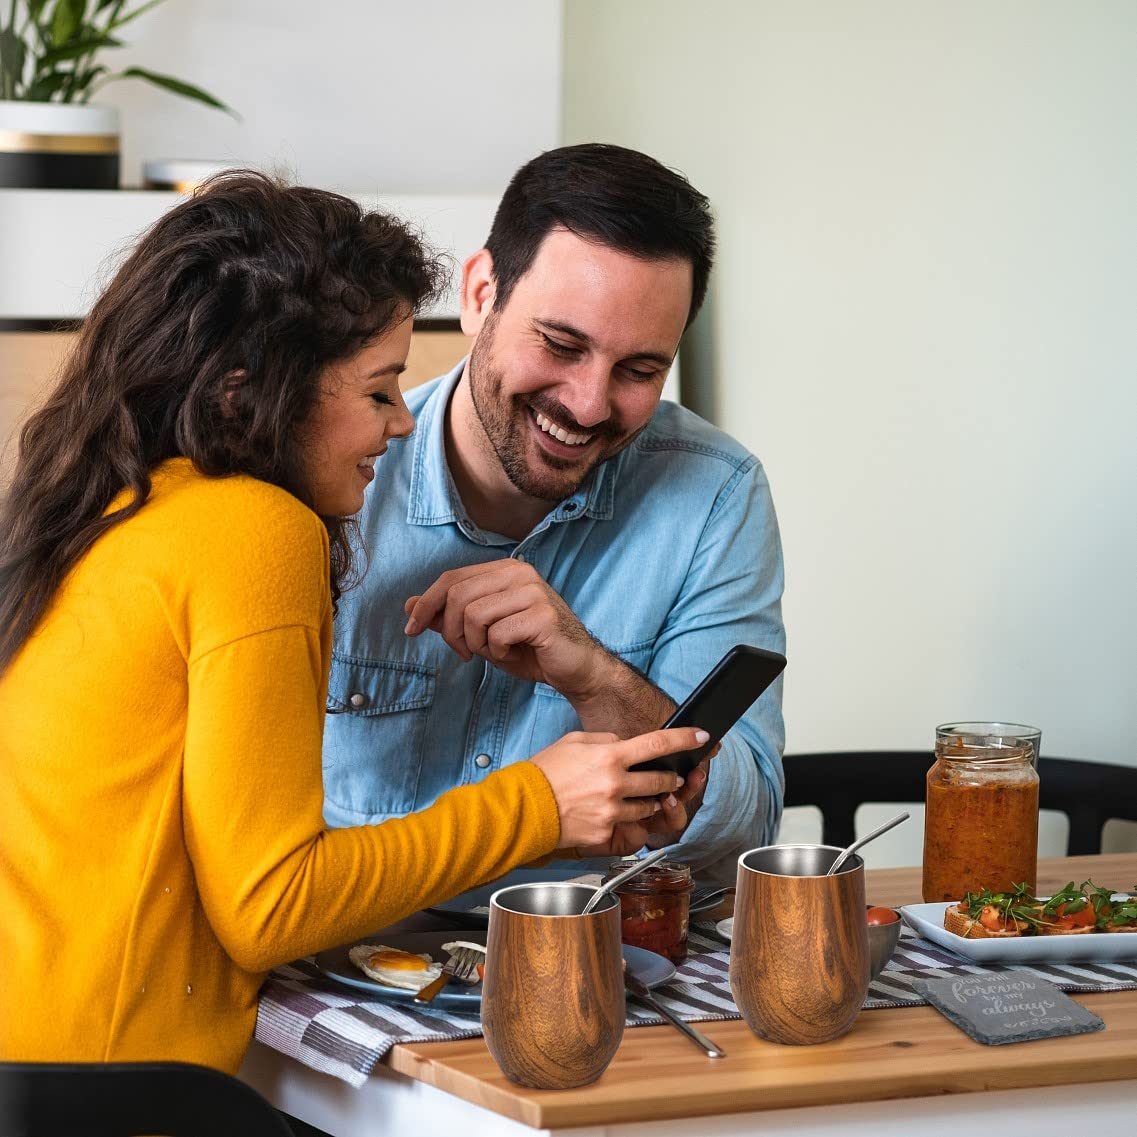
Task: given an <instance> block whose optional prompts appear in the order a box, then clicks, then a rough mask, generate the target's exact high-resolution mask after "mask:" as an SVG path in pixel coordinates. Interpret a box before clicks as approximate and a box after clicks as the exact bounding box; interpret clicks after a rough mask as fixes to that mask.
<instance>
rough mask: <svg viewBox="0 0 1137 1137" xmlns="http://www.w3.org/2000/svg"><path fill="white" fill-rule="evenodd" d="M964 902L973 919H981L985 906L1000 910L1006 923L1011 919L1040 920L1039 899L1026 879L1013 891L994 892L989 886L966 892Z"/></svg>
mask: <svg viewBox="0 0 1137 1137" xmlns="http://www.w3.org/2000/svg"><path fill="white" fill-rule="evenodd" d="M963 903H964V904H965V905H966V907H967V912H968V915H969V916H970V917H971V918H972V919H973V920H978V919H979V917H980V915H982V912H983V909H984V908H987V907H992V908H997V909H998V910H999V912H1000V913H1001V915H1002V919H1003V922H1004V923H1007V922H1008V921H1009V920H1022V921H1023V922H1025V923H1027V924H1032V925H1036V924H1038V922H1039V921H1038V907H1039V901H1038V900H1037V899H1036V898H1035V897H1034V896H1032V895H1031V892H1030V886H1029V885H1028V884H1027V883H1026V882H1025V881H1023V882H1022V883H1021V884H1016V885H1015V886H1014V890H1013V891H1012V892H992V891H991V890H990V889H989V888H985V889H983V891H982V892H968V893H965V894H964V897H963Z"/></svg>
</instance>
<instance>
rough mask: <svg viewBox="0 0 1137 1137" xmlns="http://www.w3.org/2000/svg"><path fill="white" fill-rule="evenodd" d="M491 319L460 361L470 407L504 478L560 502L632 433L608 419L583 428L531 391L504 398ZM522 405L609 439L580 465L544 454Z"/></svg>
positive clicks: (573, 429)
mask: <svg viewBox="0 0 1137 1137" xmlns="http://www.w3.org/2000/svg"><path fill="white" fill-rule="evenodd" d="M495 324H496V315H495V314H493V313H491V314H490V316H489V317H488V319H487V320H486V323H485V324H484V325H483V327H482V330H481V332H480V334H479V335H478V338H477V341H476V342H475V343H474V348H473V351H471V353H470V362H469V363H468V364H467V366H466V370H467V372H468V379H469V383H470V398H471V399H472V401H473V404H474V411H475V412H476V413H477V416H478V421H479V422H480V423H481V424H482V430H483V431H484V432H485V435H486V438H487V439H488V440H489V444H490V446H491V447H492V449H493V454H494V456H495V457H496V458H497V460H498V463H499V464H500V465H501V468H502V469H503V470H504V471H505V476H506V477H507V478H508V479H509V480H510V482H511V483H512V484H513V485H514V486H515V487H516V488H517V489H518V490H520V491H521V492H522V493H523V494H525V495H526V496H527V497H531V498H536V499H537V500H538V501H548V502H558V501H564V499H565V498H567V497H572V495H573V494H574V493H576V491H577V490H578V489H579V488H580V487H581V485H582V484H583V483H584V481H585V480H586V479H587V477H588V476H589V474H591V473H592V471H593V470H595V469H596V467H597V466H599V465H600V463H601V462H605V461H607V460H608V459H609V458H611V457H613V456H614V455H616V454H618V453H619V452H620V451H621V450H623V449H624V447H625V446H627V445H628V443H629V442H631V441H632V439H633V438H635V434H633V435H625V434H624V433H623V431H621V430H620V428H619V427H618V426H617V425H616V424H615V423H614V422H612V421H611V420H610V419H609V420H607V421H605V422H602V423H600V424H598V425H597V426H594V427H591V428H588V429H586V428H585V427H582V426H580V425H579V424H574V423H573V419H572V416H571V415H570V414H569V413H568V412H567V410H566V409H565V408H564V407H562V406H561V405H560V404H559V403H556V402H554V401H553V400H551V399H548V398H542V397H541V396H540V395H534V396H532V397H530V398H529V399H528V400H527V401H526V400H523V399H521V398H519V397H517V396H514V397H513V398H511V399H508V400H506V399H504V398H503V396H502V388H503V386H504V383H503V374H502V371H501V369H500V368H499V367H498V366H497V364H496V362H495V360H494V357H493V343H494V334H493V333H494V330H495V327H494V326H495ZM528 407H532V408H533V409H534V410H537V411H540V413H541V414H543V415H545V416H546V417H547V418H549V419H551V420H552V421H553V422H555V423H557V424H558V425H561V426H564V427H565V428H566V429H568V430H570V431H571V432H573V433H580V434H591V435H594V436H599V437H600V439H601V441H602V442H603V441H604V439H605V438H607V439H608V440H609V441H608V443H607V445H602V446H601V447H600V448H599V449H598V451H597V453H596V456H595V457H594V458H593V459H592V460H591V461H590V462H588V464H587V465H585V466H583V467H582V465H581V463H580V462H578V461H574V460H573V459H571V458H559V457H557V456H556V455H554V454H549V453H547V452H545V451H544V450H541V449H540V448H539V447H538V446H537V445H536V444H534V443H533V442H532V441H531V440H530V438H529V433H530V428H529V422H528V419H529V411H528V409H527V408H528ZM638 433H639V432H638V431H637V432H636V434H638ZM589 445H591V444H589ZM530 450H532V451H534V452H535V455H536V456H535V458H534V459H533V461H532V462H530V461H527V460H526V454H527V452H528V451H530Z"/></svg>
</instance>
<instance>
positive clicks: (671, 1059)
mask: <svg viewBox="0 0 1137 1137" xmlns="http://www.w3.org/2000/svg"><path fill="white" fill-rule="evenodd" d="M1087 877H1093V879H1094V880H1095V881H1096V882H1097V883H1099V884H1108V885H1112V886H1113V887H1115V888H1130V887H1132V886H1133V885H1134V884H1137V853H1115V854H1106V855H1103V856H1100V857H1070V858H1057V859H1053V860H1046V861H1040V862H1039V879H1038V892H1039V893H1040V894H1041V895H1046V894H1048V893H1049V892H1051V891H1055V890H1057V889H1058V888H1060V887H1061V886H1062V885H1064V884H1066V882H1067V881H1069V880H1071V879H1073V880H1075V881H1076V882H1077V883H1079V884H1080V883H1081V882H1082V881H1083V880H1084V879H1086V878H1087ZM919 888H920V870H919V869H918V868H903V869H882V870H876V871H870V872H869V873H868V874H867V893H868V899H869V902H870V903H874V904H885V905H889V906H893V907H895V906H896V905H898V904H901V903H911V902H915V901H918V900H919V899H920V897H919ZM1072 997H1073V998H1075V999H1076V1000H1077V1001H1078V1002H1079V1003H1081V1004H1082V1005H1083V1006H1085V1007H1087V1008H1088V1009H1089V1010H1091V1011H1093V1012H1094V1013H1095V1014H1097V1015H1100V1016H1101V1018H1102V1019H1104V1020H1105V1024H1106V1029H1105V1030H1104V1031H1101V1032H1098V1033H1096V1034H1088V1035H1078V1036H1075V1037H1070V1038H1053V1039H1044V1040H1041V1041H1038V1042H1027V1043H1017V1044H1012V1045H1009V1046H994V1047H992V1046H982V1045H980V1044H979V1043H976V1042H973V1041H972V1040H971V1039H970V1038H968V1037H967V1036H966V1035H965V1034H963V1032H962V1031H960V1030H958V1029H957V1028H956V1027H954V1026H952V1025H951V1024H950V1023H949V1022H948V1021H947V1020H946V1019H944V1018H943V1017H942V1016H941V1015H940V1014H939V1013H938V1012H936V1011H934V1010H932V1009H931V1008H930V1007H926V1006H920V1007H904V1008H886V1009H880V1010H869V1011H864V1012H862V1013H861V1015H860V1016H858V1018H857V1021H856V1023H855V1025H854V1027H853V1029H852V1031H850V1033H849V1034H847V1035H846V1036H845V1037H844V1038H841V1039H838V1040H837V1041H835V1042H831V1043H827V1044H825V1045H822V1046H810V1047H800V1048H799V1047H786V1046H778V1045H775V1044H773V1043H767V1042H763V1041H762V1040H760V1039H758V1038H755V1037H754V1035H753V1034H751V1033H750V1031H749V1029H748V1028H747V1027H746V1025H745V1024H744V1023H743V1022H742V1021H740V1020H732V1021H729V1022H711V1023H707V1024H705V1027H704V1029H705V1031H706V1033H707V1034H709V1035H710V1036H711V1037H712V1038H713V1039H714V1040H715V1041H716V1042H717V1043H719V1044H720V1045H721V1046H722V1047H723V1048H724V1049H725V1050H726V1052H727V1054H728V1057H727V1058H726V1059H723V1060H719V1061H716V1060H713V1059H708V1058H702V1057H700V1056H699V1055H698V1053H697V1052H696V1051H695V1050H694V1049H693V1047H692V1046H691V1044H690V1043H689V1042H688V1041H686V1039H684V1038H683V1037H682V1036H681V1035H680V1034H679V1033H678V1032H677V1031H675V1030H674V1029H673V1028H672V1027H669V1026H644V1027H635V1028H631V1029H628V1030H626V1031H625V1033H624V1039H623V1042H622V1043H621V1046H620V1049H619V1051H618V1052H617V1054H616V1057H615V1059H614V1060H613V1061H612V1064H611V1065H610V1066H609V1067H608V1069H607V1070H606V1071H605V1073H604V1075H603V1076H602V1077H601V1079H600V1080H599V1081H598V1082H595V1083H594V1084H593V1085H591V1086H585V1087H582V1088H581V1089H577V1090H560V1091H541V1090H527V1089H524V1088H523V1087H520V1086H515V1085H513V1084H512V1083H510V1082H509V1081H507V1080H506V1078H505V1076H504V1075H503V1074H502V1073H501V1072H500V1071H499V1070H498V1068H497V1066H496V1065H495V1064H494V1061H493V1059H492V1058H491V1057H490V1055H489V1052H488V1051H487V1049H486V1045H485V1041H484V1039H481V1038H475V1039H467V1040H462V1041H455V1042H431V1043H412V1044H404V1045H401V1046H396V1047H395V1048H394V1049H393V1050H392V1052H391V1054H390V1056H389V1058H388V1062H387V1065H388V1066H389V1067H390V1069H391V1070H394V1071H396V1072H398V1073H400V1074H404V1075H406V1076H408V1077H411V1078H414V1079H416V1080H418V1081H420V1082H423V1083H425V1084H427V1085H430V1086H435V1087H437V1088H438V1089H441V1090H444V1091H446V1092H447V1093H451V1094H454V1095H455V1096H456V1097H459V1098H461V1099H463V1100H464V1101H468V1102H472V1103H473V1104H475V1105H478V1106H481V1107H483V1108H485V1109H489V1110H493V1111H494V1112H496V1113H499V1114H501V1115H502V1116H504V1117H509V1118H511V1119H513V1120H515V1121H518V1122H521V1123H523V1124H525V1125H529V1126H531V1127H533V1128H535V1129H561V1128H569V1127H572V1126H585V1125H601V1124H619V1123H621V1122H634V1121H640V1122H643V1121H653V1120H658V1119H665V1118H680V1117H698V1116H709V1115H712V1114H727V1113H739V1112H746V1111H764V1110H773V1109H787V1108H794V1107H802V1106H820V1105H839V1104H848V1103H862V1102H868V1101H884V1100H888V1099H895V1098H911V1097H929V1096H932V1095H939V1094H957V1093H975V1092H981V1091H985V1090H1010V1089H1024V1088H1030V1087H1036V1086H1054V1085H1071V1084H1076V1083H1091V1082H1109V1081H1115V1080H1122V1079H1131V1078H1137V990H1131V991H1115V992H1098V993H1092V994H1090V993H1076V994H1074V995H1073V996H1072Z"/></svg>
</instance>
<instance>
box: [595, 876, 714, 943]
mask: <svg viewBox="0 0 1137 1137" xmlns="http://www.w3.org/2000/svg"><path fill="white" fill-rule="evenodd" d="M628 864H629V862H628V861H613V862H612V863H611V864H610V865H609V866H608V872H607V874H606V875H605V877H604V879H605V881H609V880H611V879H612V878H613V877H614V876H618V875H619V874H620V873H622V872H624V871H625V870H626V869H627V867H628ZM694 887H695V885H694V883H693V882H692V880H691V866H690V865H684V864H679V863H677V862H675V861H661V862H660V863H659V864H657V865H652V866H651V868H647V869H644V870H643V872H641V873H639V874H637V875H636V876H634V877H632V878H631V880H626V881H624V883H623V884H621V885H619V886H618V887H617V889H616V896H617V897H618V898H619V900H620V939H621V940H623V942H624V943H626V944H628V945H629V946H631V947H638V948H645V949H646V950H647V951H654V952H656V953H657V954H659V955H662V956H666V957H667V958H668V959H669V960H671V962H672V963H682V962H683V960H685V959H686V958H687V920H688V915H689V912H690V905H691V891H692V889H694Z"/></svg>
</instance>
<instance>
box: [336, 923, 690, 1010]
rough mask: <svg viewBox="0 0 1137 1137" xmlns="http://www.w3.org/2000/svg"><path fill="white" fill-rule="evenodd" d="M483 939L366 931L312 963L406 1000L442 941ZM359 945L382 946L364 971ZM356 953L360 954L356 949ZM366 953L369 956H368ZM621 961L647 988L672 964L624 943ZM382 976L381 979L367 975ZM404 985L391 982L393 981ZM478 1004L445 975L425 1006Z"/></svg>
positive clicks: (439, 956) (442, 958) (352, 983)
mask: <svg viewBox="0 0 1137 1137" xmlns="http://www.w3.org/2000/svg"><path fill="white" fill-rule="evenodd" d="M453 942H458V943H470V944H484V943H485V942H486V933H485V932H482V933H480V934H479V933H477V932H453V931H451V932H405V933H403V934H401V935H383V934H376V935H374V936H366V937H364V938H363V939H362V940H357V941H356V942H355V943H351V944H344V945H343V946H342V947H337V948H330V949H329V950H328V951H322V952H320V953H319V955H317V956H316V966H317V967H318V968H319V969H320V970H321V971H322V972H323V973H324V974H325V975H326V976H328V978H329V979H334V980H335V981H336V982H337V983H345V984H346V985H347V986H348V987H354V988H356V989H357V990H361V991H367V992H369V993H370V994H372V995H374V996H375V997H376V998H381V999H394V1000H396V1001H401V1002H402V1001H408V1000H412V999H414V997H415V995H416V994H417V993H418V992H419V991H421V990H422V988H423V987H425V986H426V985H427V984H428V983H430V982H431V980H433V979H435V978H437V976H438V975H439V973H440V972H441V971H442V966H443V964H445V962H446V961H447V960H448V959H449V958H450V953H449V952H448V951H445V950H444V949H443V947H442V945H443V944H447V943H453ZM360 944H369V945H371V946H373V947H375V948H383V949H384V951H383V953H382V958H380V959H375V963H374V965H373V966H372V967H371V968H370V971H371V975H368V974H365V973H364V972H363V971H362V970H361V968H360V967H359V966H358V965H357V964H356V963H354V962H353V961H352V958H351V949H352V948H354V947H358V946H359V945H360ZM356 955H357V958H360V953H356ZM372 958H374V957H373V956H372ZM624 960H625V962H626V963H627V965H628V970H629V971H630V972H631V973H632V974H633V975H634V976H635V977H636V978H637V979H641V980H642V981H643V982H644V983H646V984H647V985H648V986H649V987H658V986H659V985H660V984H661V983H666V982H667V981H668V980H669V979H671V978H672V977H673V976H674V975H675V965H674V964H673V963H672V962H671V961H670V960H669V959H664V958H663V956H661V955H656V953H655V952H653V951H645V950H644V949H643V948H638V947H629V946H628V945H627V944H625V945H624ZM379 975H383V976H384V977H385V981H380V980H379V979H377V978H372V976H379ZM396 983H397V984H406V986H401V985H400V986H395V985H393V984H396ZM481 1005H482V985H481V983H476V984H473V985H469V986H468V985H466V984H463V983H460V982H459V981H458V980H457V979H451V980H450V982H449V983H448V984H447V985H446V986H445V987H443V989H442V991H441V992H440V993H439V994H438V995H436V996H435V997H434V999H433V1000H432V1001H431V1006H435V1007H444V1008H445V1009H446V1010H450V1011H467V1012H469V1013H471V1014H477V1013H478V1009H479V1008H480V1007H481Z"/></svg>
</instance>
